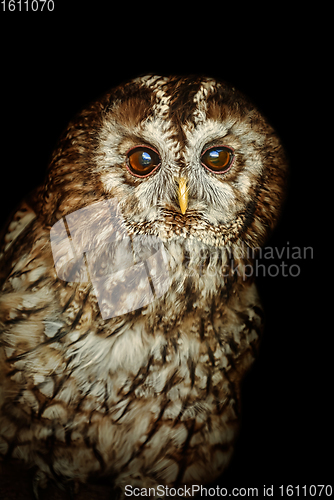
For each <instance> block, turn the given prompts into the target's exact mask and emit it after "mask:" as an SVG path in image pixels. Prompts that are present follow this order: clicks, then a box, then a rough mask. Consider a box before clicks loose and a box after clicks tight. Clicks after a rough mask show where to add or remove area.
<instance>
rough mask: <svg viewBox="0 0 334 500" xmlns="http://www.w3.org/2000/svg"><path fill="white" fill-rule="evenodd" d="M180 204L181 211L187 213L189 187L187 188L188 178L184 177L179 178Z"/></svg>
mask: <svg viewBox="0 0 334 500" xmlns="http://www.w3.org/2000/svg"><path fill="white" fill-rule="evenodd" d="M178 196H179V205H180V208H181V212H182V214H183V215H184V214H185V213H186V210H187V207H188V188H187V180H186V179H185V178H184V177H180V180H179V190H178Z"/></svg>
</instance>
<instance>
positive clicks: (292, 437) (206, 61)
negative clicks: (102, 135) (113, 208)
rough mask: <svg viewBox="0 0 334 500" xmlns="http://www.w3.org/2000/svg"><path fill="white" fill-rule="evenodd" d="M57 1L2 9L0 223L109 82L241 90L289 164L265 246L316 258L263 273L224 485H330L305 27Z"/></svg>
mask: <svg viewBox="0 0 334 500" xmlns="http://www.w3.org/2000/svg"><path fill="white" fill-rule="evenodd" d="M59 3H60V2H57V0H55V11H54V12H53V13H44V12H43V13H29V14H27V13H25V12H21V13H18V12H15V13H1V44H2V55H1V63H0V64H1V80H0V91H1V151H2V155H1V173H0V218H1V222H3V221H4V220H5V219H6V217H7V215H8V213H9V212H10V211H11V210H12V209H13V208H14V207H15V205H16V203H18V202H19V201H20V199H21V198H22V197H23V196H24V195H25V194H26V193H28V192H29V191H30V190H31V189H33V188H34V187H35V186H37V185H38V184H39V183H40V182H41V181H42V179H43V175H44V172H45V169H46V167H47V164H48V161H49V158H50V155H51V152H52V150H53V148H54V146H55V143H56V140H57V138H58V137H59V135H60V133H61V132H62V130H63V129H64V128H65V127H66V125H67V123H68V121H69V120H70V119H71V118H72V117H73V115H74V114H75V113H76V112H77V111H79V110H80V109H82V108H83V107H84V106H85V105H87V104H88V103H89V102H90V101H92V100H94V99H95V98H97V97H99V96H100V95H101V94H102V93H103V92H105V91H106V90H108V89H109V88H110V87H112V86H114V85H116V84H119V83H121V82H122V81H126V80H127V79H129V78H132V77H135V76H137V75H138V74H143V73H146V72H156V73H158V74H167V75H168V74H173V73H182V74H189V73H190V74H204V75H208V76H213V77H217V78H220V79H223V80H227V81H229V82H231V83H232V84H233V85H234V86H236V87H237V88H239V89H240V90H242V91H243V92H245V93H246V94H247V95H248V96H249V97H251V99H252V100H253V101H254V102H255V103H256V104H257V105H258V107H259V108H260V109H261V111H262V112H263V113H264V114H265V115H266V116H267V117H268V119H269V121H270V122H271V123H272V125H273V126H274V127H275V128H276V130H277V131H278V133H279V135H280V137H281V139H282V142H283V144H284V146H285V148H286V151H287V154H288V157H289V160H290V170H291V177H290V188H289V192H288V198H287V202H286V204H285V208H284V212H283V215H282V218H281V220H280V223H279V225H278V227H277V230H276V232H275V233H274V235H273V236H272V238H271V240H270V241H269V242H268V245H271V246H273V247H277V248H278V249H280V250H281V249H282V248H283V247H286V246H287V242H289V243H288V246H289V247H290V249H292V247H297V246H298V247H300V248H301V249H303V248H304V247H312V248H313V258H311V256H310V252H308V257H307V258H306V259H301V260H293V259H291V258H290V259H287V258H286V256H284V257H283V260H285V262H286V264H288V265H291V264H297V265H298V266H299V267H300V274H299V276H296V277H292V276H290V277H282V276H281V275H280V276H277V277H270V276H260V277H259V280H258V283H259V289H260V293H261V296H262V300H263V303H264V306H265V311H266V330H265V335H264V338H263V342H262V345H261V349H260V356H259V359H258V361H257V362H256V364H255V366H254V368H253V369H252V371H251V372H250V374H249V375H248V376H247V377H246V380H245V383H244V397H243V413H242V426H241V432H240V437H239V439H238V442H237V446H236V452H235V455H234V457H233V460H232V462H231V465H230V467H229V469H228V471H227V472H226V473H225V475H224V476H223V478H222V480H221V484H222V485H226V486H227V487H241V486H243V487H255V486H256V487H258V488H259V495H261V494H262V490H263V485H266V486H269V485H272V484H273V485H275V490H274V491H275V496H277V497H278V496H279V490H278V487H279V486H280V485H284V486H287V485H289V484H291V485H294V486H297V485H304V484H306V485H310V484H328V483H330V482H331V477H332V475H330V470H331V464H332V461H333V458H332V449H333V440H332V433H331V426H332V424H331V422H332V419H333V411H332V407H331V406H330V399H331V397H332V390H331V386H332V384H331V382H332V374H331V370H330V347H329V337H330V329H329V327H328V326H327V327H326V326H325V319H326V318H327V317H328V315H329V314H330V311H328V310H326V307H325V306H323V307H319V305H318V299H319V296H322V295H326V293H327V292H326V289H325V282H324V280H323V276H324V273H326V270H324V267H323V265H322V261H321V260H320V259H321V254H320V252H319V251H318V250H317V242H318V241H319V239H322V238H321V236H320V234H322V233H321V232H320V228H319V226H318V215H319V209H318V205H319V202H320V200H321V197H322V195H321V193H320V190H319V186H318V182H317V179H316V176H315V172H314V168H315V166H316V165H315V162H316V159H317V151H318V145H317V144H316V143H317V139H316V137H315V133H314V127H312V126H311V124H312V123H314V120H315V119H316V116H318V114H317V110H318V106H319V104H318V103H319V98H318V100H315V99H314V98H313V96H314V94H315V93H316V92H317V90H316V87H318V88H320V87H321V82H322V80H323V79H324V78H325V77H324V74H323V73H322V71H321V70H319V69H318V71H317V77H316V78H314V72H313V69H314V68H313V66H312V64H310V54H311V53H312V52H311V51H312V50H314V45H313V40H312V39H311V37H310V35H309V31H308V29H307V26H306V27H305V26H304V29H301V28H300V24H302V23H301V22H300V20H299V22H298V21H297V19H293V20H292V19H291V17H290V18H289V20H287V19H288V17H285V16H283V15H281V16H280V17H278V15H277V12H273V13H272V14H270V15H269V14H268V16H267V18H262V19H261V15H260V14H257V13H254V12H253V13H249V15H248V13H246V16H245V19H243V23H242V25H241V24H240V20H239V15H240V12H236V13H232V12H231V11H230V10H229V11H227V10H224V8H223V7H221V8H220V9H219V10H218V11H214V12H213V11H212V10H211V11H210V12H203V13H201V12H198V14H196V13H193V12H192V13H191V15H189V17H188V16H185V19H184V20H183V19H182V21H181V20H179V19H178V16H177V15H176V14H175V8H176V7H174V8H172V7H170V8H169V7H168V6H166V5H163V6H162V9H163V13H160V14H159V12H158V11H157V13H156V16H155V17H152V13H151V12H150V13H148V10H147V9H146V8H145V7H142V8H141V9H138V11H136V12H133V9H132V8H130V7H129V8H128V12H127V13H125V14H124V13H123V12H120V11H119V12H113V13H112V12H111V11H110V12H109V11H107V10H104V9H105V7H103V9H102V10H101V5H100V6H99V7H97V6H95V7H94V6H92V5H90V6H87V5H86V7H85V6H82V5H80V3H76V2H72V3H70V6H69V5H68V6H65V5H62V6H60V5H58V4H59ZM96 3H97V2H96ZM101 3H102V2H99V4H101ZM114 7H115V6H114ZM156 8H158V6H156ZM82 9H85V10H84V11H83V10H82ZM173 9H174V10H173ZM262 14H263V13H262ZM129 17H130V18H131V19H129ZM176 19H177V20H176ZM162 20H163V21H164V22H163V23H162ZM296 27H297V28H298V29H297V30H296ZM320 100H321V97H320ZM311 130H312V132H311ZM264 263H265V264H268V265H270V264H272V263H275V264H278V265H279V264H280V261H279V260H277V261H267V262H264ZM293 271H294V272H296V268H294V269H293Z"/></svg>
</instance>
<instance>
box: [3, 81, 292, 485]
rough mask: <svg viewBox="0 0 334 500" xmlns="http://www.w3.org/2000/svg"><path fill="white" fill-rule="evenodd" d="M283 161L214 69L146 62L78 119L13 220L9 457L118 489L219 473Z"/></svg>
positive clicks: (6, 385)
mask: <svg viewBox="0 0 334 500" xmlns="http://www.w3.org/2000/svg"><path fill="white" fill-rule="evenodd" d="M286 171H287V166H286V158H285V155H284V152H283V148H282V146H281V144H280V142H279V139H278V138H277V136H276V134H275V132H274V130H273V129H272V127H271V126H270V125H269V124H268V123H267V122H266V120H265V119H264V117H263V116H262V115H261V114H260V113H259V112H258V111H257V109H256V108H255V107H254V106H253V104H252V103H250V102H249V101H248V100H247V99H246V98H245V97H244V96H243V95H242V94H241V93H239V92H238V91H237V90H235V89H234V88H232V87H230V86H228V85H227V84H225V83H223V82H217V81H215V80H213V79H210V78H199V77H169V78H167V77H159V76H152V75H148V76H145V77H140V78H137V79H135V80H133V81H131V82H129V83H127V84H124V85H122V86H119V87H117V88H115V89H113V90H112V91H110V92H109V93H107V94H106V95H104V96H103V97H102V98H101V99H100V100H98V101H97V102H94V103H93V104H92V105H91V106H90V107H88V109H85V110H84V111H82V112H81V113H80V114H79V115H78V116H77V117H76V118H75V119H74V120H73V121H72V122H71V123H70V124H69V126H68V128H67V129H66V131H65V132H64V134H63V136H62V137H61V139H60V142H59V144H58V146H57V148H56V150H55V151H54V154H53V157H52V160H51V163H50V166H49V168H48V171H47V175H46V180H45V183H44V184H43V185H42V186H41V187H40V188H38V189H37V190H36V192H35V193H33V195H31V196H30V197H29V198H27V199H26V200H24V202H23V203H22V204H21V206H20V207H19V208H18V210H17V211H16V213H15V215H14V216H13V217H12V219H11V221H10V222H9V224H8V225H7V226H6V227H5V229H4V233H3V239H2V247H1V250H0V266H1V267H0V285H1V292H0V375H1V388H0V391H1V392H0V455H1V456H2V457H3V458H4V459H9V460H19V461H23V462H25V463H26V464H27V465H28V466H30V467H32V466H34V467H35V468H36V470H37V476H36V477H37V478H38V479H39V480H40V483H41V484H42V483H44V480H45V479H46V478H51V479H53V480H55V481H56V482H59V483H63V484H66V483H67V482H69V483H70V482H73V481H74V482H77V483H85V482H87V481H90V480H92V479H98V478H102V477H105V478H109V479H110V482H111V484H113V485H114V486H115V487H116V488H118V490H120V491H122V492H123V494H124V493H125V491H126V490H125V488H126V487H127V488H128V490H127V491H128V492H129V491H130V489H129V488H134V487H140V488H149V487H151V488H155V487H157V486H158V485H165V486H166V485H167V486H169V487H171V486H175V485H185V484H186V485H187V486H189V485H194V484H205V483H206V482H208V481H212V480H214V479H215V478H217V477H218V476H219V475H220V474H221V473H222V471H223V470H224V468H225V467H226V466H227V464H228V463H229V460H230V458H231V455H232V452H233V446H234V442H235V438H236V435H237V432H238V418H239V410H240V383H241V380H242V377H243V376H244V374H245V372H246V371H247V369H248V368H249V367H250V365H251V364H252V362H253V360H254V357H255V355H256V352H257V348H258V343H259V337H260V334H261V330H262V316H263V315H262V309H261V304H260V301H259V298H258V294H257V289H256V286H255V283H254V276H252V273H250V272H249V269H250V265H251V262H252V257H253V251H252V250H253V249H256V248H258V247H259V246H261V245H262V244H263V243H264V241H265V239H266V237H267V236H268V234H269V232H270V231H271V230H272V228H273V227H274V225H275V222H276V220H277V217H278V214H279V211H280V207H281V204H282V199H283V197H284V191H285V183H286ZM250 250H251V251H250ZM246 271H248V272H246ZM160 493H161V490H160Z"/></svg>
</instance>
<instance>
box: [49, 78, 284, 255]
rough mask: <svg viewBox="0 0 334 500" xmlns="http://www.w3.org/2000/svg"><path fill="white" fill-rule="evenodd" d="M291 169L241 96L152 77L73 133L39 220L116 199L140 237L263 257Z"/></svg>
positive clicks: (63, 143)
mask: <svg viewBox="0 0 334 500" xmlns="http://www.w3.org/2000/svg"><path fill="white" fill-rule="evenodd" d="M286 170H287V162H286V157H285V154H284V151H283V148H282V145H281V144H280V141H279V139H278V137H277V136H276V133H275V131H274V130H273V128H272V127H271V126H270V125H269V124H268V123H267V121H266V119H265V118H264V117H263V116H262V115H261V114H260V112H259V111H258V110H257V109H256V108H255V107H254V105H253V104H252V103H251V102H250V101H249V100H248V99H246V97H244V96H243V95H242V94H241V93H240V92H238V91H237V90H235V89H234V88H233V87H231V86H228V85H227V84H226V83H224V82H218V81H215V80H213V79H210V78H200V77H176V76H172V77H160V76H153V75H147V76H144V77H140V78H137V79H135V80H132V81H130V82H129V83H126V84H123V85H121V86H119V87H117V88H115V89H113V90H112V91H110V92H108V93H107V94H106V95H104V96H103V97H102V98H101V99H99V100H98V101H96V102H94V103H93V104H91V105H90V106H89V107H88V109H86V110H84V111H82V112H81V113H80V114H79V115H78V116H77V117H76V118H75V119H74V120H73V121H72V122H71V123H70V124H69V126H68V128H67V130H66V131H65V133H64V134H63V136H62V138H61V140H60V142H59V144H58V147H57V148H56V150H55V152H54V155H53V157H52V161H51V164H50V167H49V170H48V175H47V180H46V183H45V185H44V188H43V194H44V196H43V197H42V198H43V202H42V206H41V207H40V213H42V214H44V217H45V219H46V223H47V224H49V225H52V224H54V223H55V222H56V221H57V220H59V219H60V218H61V217H62V216H64V215H66V214H68V213H71V212H74V211H75V210H78V209H80V208H82V207H85V206H87V205H89V204H91V203H93V202H96V201H98V200H103V199H117V200H118V203H119V204H120V207H121V210H122V214H123V217H124V220H125V221H126V225H127V228H128V231H130V232H132V233H135V234H150V235H155V236H158V237H159V238H160V239H161V240H162V241H166V242H168V241H172V240H173V239H175V238H178V239H180V238H181V239H184V240H189V239H192V238H195V239H196V240H197V241H200V242H202V243H203V244H204V245H210V246H213V247H225V246H233V245H239V247H240V245H241V244H242V245H245V246H246V247H251V248H256V247H259V246H261V245H262V244H263V242H264V241H265V239H266V237H267V236H268V234H269V232H270V231H271V229H272V228H273V227H274V225H275V222H276V220H277V217H278V213H279V210H280V207H281V204H282V199H283V198H284V191H285V184H286Z"/></svg>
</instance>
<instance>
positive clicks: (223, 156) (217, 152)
mask: <svg viewBox="0 0 334 500" xmlns="http://www.w3.org/2000/svg"><path fill="white" fill-rule="evenodd" d="M228 159H229V154H228V152H227V151H225V150H224V149H212V150H211V151H209V158H208V160H209V162H210V163H211V164H212V166H214V167H219V168H221V167H224V166H225V165H226V164H227V162H228Z"/></svg>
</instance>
